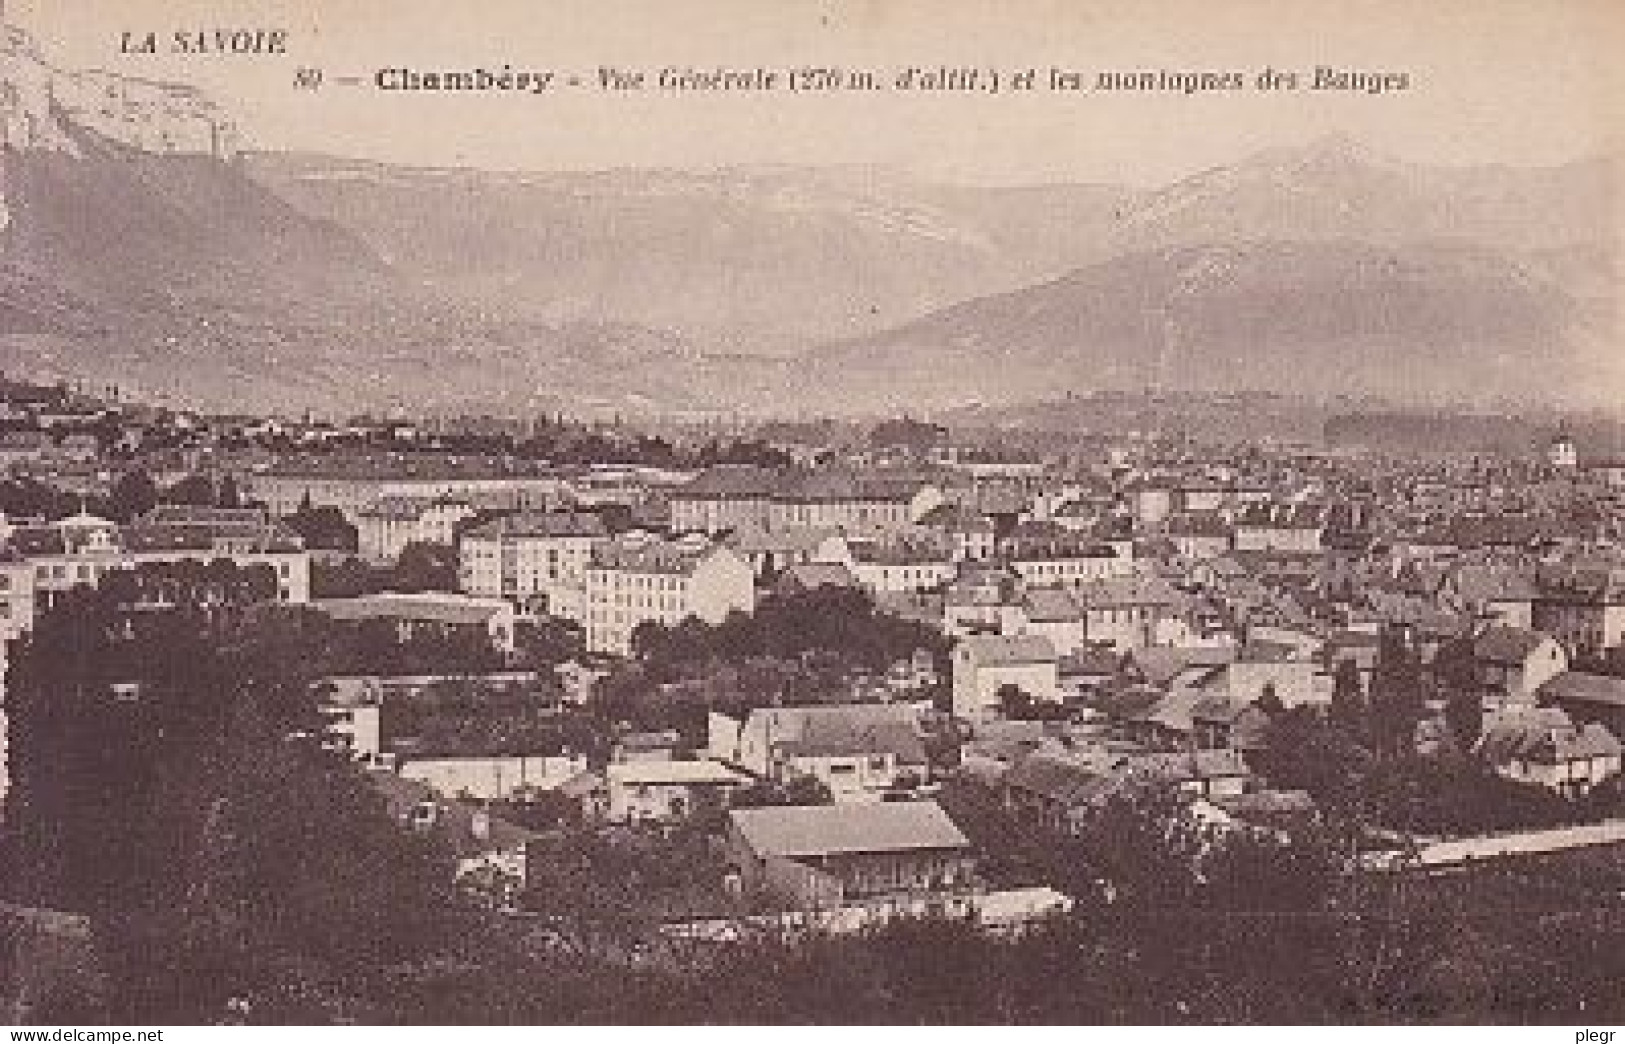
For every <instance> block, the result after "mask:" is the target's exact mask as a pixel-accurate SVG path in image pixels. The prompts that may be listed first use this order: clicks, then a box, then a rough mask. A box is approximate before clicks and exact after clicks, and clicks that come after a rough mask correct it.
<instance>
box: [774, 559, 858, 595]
mask: <svg viewBox="0 0 1625 1044" xmlns="http://www.w3.org/2000/svg"><path fill="white" fill-rule="evenodd" d="M779 579H780V582H782V583H793V584H796V585H798V586H800V587H802V588H805V589H806V590H809V591H810V590H813V589H815V588H819V587H857V586H858V578H857V577H855V576H853V575H852V571H851V570H850V569H848V568H847V567H846V566H844V565H842V564H841V563H840V562H799V563H797V564H795V565H792V566H789V567H787V568H786V569H785V570H784V572H783V573H781V574H780V575H779Z"/></svg>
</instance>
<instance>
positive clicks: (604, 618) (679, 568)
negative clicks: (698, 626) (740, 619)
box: [587, 533, 756, 655]
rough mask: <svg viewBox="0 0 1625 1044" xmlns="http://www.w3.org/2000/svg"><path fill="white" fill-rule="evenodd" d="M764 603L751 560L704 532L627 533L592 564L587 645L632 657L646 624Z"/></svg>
mask: <svg viewBox="0 0 1625 1044" xmlns="http://www.w3.org/2000/svg"><path fill="white" fill-rule="evenodd" d="M755 608H756V586H755V577H754V575H753V573H752V571H751V567H750V563H749V562H747V561H746V560H745V559H744V558H742V557H741V556H740V555H739V554H737V553H736V552H734V551H732V550H730V549H729V548H727V547H724V546H721V545H718V544H713V543H712V542H711V541H710V540H708V539H706V538H704V537H697V536H689V537H685V538H681V539H678V540H662V539H660V538H659V537H656V536H653V535H650V534H647V533H627V534H623V535H622V536H621V537H619V538H618V539H616V540H612V541H606V542H604V543H603V544H601V545H599V546H598V547H596V548H595V549H594V550H593V554H592V558H591V560H590V561H589V562H588V564H587V649H588V650H589V651H591V652H600V653H616V654H621V655H625V654H627V653H629V652H631V649H632V632H633V631H634V630H636V629H637V627H638V625H639V624H642V623H658V624H663V625H665V626H673V625H676V624H678V623H681V622H682V621H683V620H686V619H688V618H689V617H691V616H692V617H695V618H697V619H699V620H702V621H704V622H705V623H710V624H716V623H721V622H722V620H723V618H724V617H726V616H727V615H728V614H729V613H730V612H734V611H735V610H738V611H740V612H746V613H749V612H753V611H755Z"/></svg>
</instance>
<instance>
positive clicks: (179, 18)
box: [8, 0, 1625, 182]
mask: <svg viewBox="0 0 1625 1044" xmlns="http://www.w3.org/2000/svg"><path fill="white" fill-rule="evenodd" d="M1219 8H1222V10H1215V9H1219ZM8 14H9V18H10V20H11V21H13V22H16V23H19V24H22V25H24V26H25V27H27V28H29V29H30V30H32V31H33V32H34V33H35V35H36V36H37V37H38V38H39V39H40V41H41V42H42V44H43V45H44V47H45V49H46V51H47V53H48V54H49V55H50V56H51V57H52V58H53V59H54V60H56V61H57V62H58V63H59V64H62V65H65V66H74V67H102V68H108V69H112V70H115V71H119V72H125V73H129V74H132V75H140V76H150V77H157V78H164V79H178V80H183V81H186V82H191V83H195V84H198V85H199V86H202V87H204V88H206V89H208V90H210V91H211V92H213V93H214V94H215V95H216V96H217V97H218V98H220V99H221V100H222V101H223V102H225V103H226V104H227V105H228V107H229V108H230V109H232V111H233V112H234V113H235V114H237V116H238V117H239V119H240V120H241V122H242V124H243V128H244V131H245V134H246V137H247V139H248V141H249V142H250V143H251V144H252V145H255V146H259V147H271V148H300V149H315V150H321V151H326V152H334V153H340V154H347V155H357V156H367V157H374V158H379V159H388V160H395V161H403V162H411V163H421V164H428V165H472V166H485V167H501V168H528V169H559V168H605V167H617V166H664V167H702V168H708V167H716V166H723V165H731V164H743V163H777V162H786V163H879V164H885V165H893V166H899V167H907V168H913V169H917V170H922V171H925V172H929V173H933V174H938V175H947V176H952V177H958V178H964V179H971V180H993V181H1032V180H1102V181H1107V180H1111V181H1118V180H1126V181H1136V182H1154V181H1159V180H1163V179H1166V178H1168V177H1170V176H1173V175H1177V174H1182V173H1186V172H1188V171H1190V170H1193V169H1196V168H1200V167H1205V166H1211V165H1214V164H1218V163H1223V162H1226V161H1229V160H1231V159H1233V158H1235V157H1236V156H1238V155H1240V154H1242V153H1245V152H1248V151H1252V150H1254V149H1257V148H1259V147H1261V146H1264V145H1268V144H1272V143H1279V142H1295V141H1301V140H1306V139H1309V138H1312V137H1315V136H1317V135H1320V134H1324V133H1328V132H1334V131H1341V132H1346V133H1348V134H1350V135H1351V136H1353V137H1355V138H1357V139H1359V140H1361V141H1364V142H1366V143H1367V144H1369V145H1370V146H1371V147H1373V148H1374V149H1376V150H1378V151H1381V152H1387V153H1391V154H1393V155H1396V156H1398V157H1401V158H1405V159H1412V160H1417V161H1422V162H1440V163H1464V162H1484V161H1490V162H1508V163H1516V164H1529V165H1537V164H1548V163H1557V162H1562V161H1565V160H1568V159H1571V158H1574V157H1576V156H1578V155H1582V154H1585V153H1588V152H1592V151H1595V150H1596V149H1597V148H1598V147H1599V145H1600V143H1602V142H1603V141H1604V140H1605V139H1606V138H1607V136H1608V135H1609V134H1612V133H1616V132H1615V128H1618V127H1619V126H1620V118H1621V109H1620V107H1619V99H1620V97H1621V92H1620V90H1619V82H1620V81H1619V78H1618V74H1616V73H1615V72H1614V71H1613V68H1612V64H1613V62H1614V60H1616V59H1617V56H1618V55H1619V54H1621V53H1625V3H1621V2H1617V0H1471V2H1470V0H1433V2H1428V3H1422V2H1420V0H1403V2H1401V0H1380V2H1379V0H1337V2H1326V3H1309V2H1305V0H1270V2H1266V0H1240V2H1230V3H1224V4H1219V3H1215V2H1213V0H1070V2H1059V0H998V2H994V0H987V2H983V0H704V2H698V0H635V2H634V0H462V2H458V3H448V2H446V0H325V2H317V0H10V3H9V12H8ZM256 27H267V28H271V27H280V28H286V29H288V30H289V31H290V33H291V53H290V54H288V55H286V56H280V57H270V58H266V57H258V58H256V57H227V56H218V57H187V58H177V57H173V56H169V55H163V56H157V57H153V56H136V55H121V54H120V53H119V52H118V45H119V37H120V33H121V32H123V31H131V32H135V33H138V34H144V33H146V32H148V31H152V32H158V33H160V34H162V35H163V36H165V37H167V36H168V35H169V34H170V33H172V32H174V31H176V30H187V29H197V30H212V29H215V28H256ZM503 63H511V64H512V65H513V66H515V67H516V68H520V69H553V70H560V71H561V72H567V73H575V74H578V75H580V76H582V77H584V78H587V77H591V76H593V75H594V74H595V72H596V69H597V67H598V66H599V65H601V64H616V65H622V66H631V67H640V68H646V69H650V70H658V69H659V68H660V67H662V66H667V65H671V66H690V65H692V66H698V67H711V66H715V65H718V64H721V65H726V66H730V67H745V68H749V67H755V66H766V67H775V68H782V67H784V66H787V65H798V64H814V65H837V66H841V67H846V68H860V67H861V68H873V69H876V70H879V71H884V72H887V73H888V74H891V73H895V72H896V71H898V70H899V69H901V68H902V67H904V66H908V65H914V66H922V67H927V66H936V65H939V64H942V63H947V64H951V65H958V64H962V63H968V64H972V65H976V66H982V67H991V68H997V69H1001V70H1006V71H1008V70H1011V69H1016V68H1025V67H1037V68H1039V69H1040V70H1041V72H1042V71H1046V70H1047V69H1048V68H1049V67H1051V66H1057V67H1062V68H1066V69H1073V70H1079V71H1083V72H1086V73H1088V74H1089V76H1090V77H1091V79H1092V77H1093V74H1094V73H1095V72H1096V71H1098V70H1102V69H1111V70H1142V69H1143V70H1154V69H1169V70H1213V71H1229V70H1233V71H1236V72H1241V73H1244V74H1246V75H1247V77H1248V79H1249V81H1250V80H1251V78H1252V76H1253V75H1254V74H1255V73H1256V72H1258V71H1259V70H1260V69H1262V68H1264V67H1265V66H1274V67H1277V68H1285V69H1294V70H1307V69H1310V68H1312V67H1313V66H1314V65H1317V64H1326V65H1332V66H1336V67H1339V68H1343V69H1359V70H1368V71H1395V72H1405V73H1407V74H1408V75H1409V77H1410V81H1411V87H1410V89H1409V90H1408V91H1406V92H1403V93H1396V94H1390V95H1384V96H1378V97H1372V96H1369V95H1367V94H1363V93H1360V94H1326V93H1309V92H1305V91H1300V92H1294V93H1283V94H1277V95H1268V94H1260V93H1256V92H1254V91H1247V92H1244V93H1241V94H1223V95H1214V96H1200V95H1199V96H1196V97H1185V96H1182V95H1146V94H1135V95H1116V96H1106V95H1101V94H1081V95H1065V94H1057V93H1048V92H1039V93H1035V94H1033V95H1030V96H1023V97H1015V96H1002V95H1001V96H996V97H986V96H966V95H961V94H955V95H925V94H917V93H916V94H902V93H896V92H890V93H886V94H879V95H873V94H861V95H850V96H835V97H824V96H806V95H787V94H782V93H775V94H771V95H744V96H740V95H721V96H718V95H711V96H699V95H687V96H673V95H670V94H663V93H646V94H643V95H641V96H613V95H607V94H603V93H598V92H596V91H592V90H583V89H577V90H574V91H571V92H569V93H562V94H550V95H545V96H541V97H533V96H529V95H525V96H501V97H490V96H479V97H473V96H467V95H462V96H428V95H408V94H389V93H385V92H380V91H377V90H375V89H374V88H372V87H371V86H367V87H351V88H345V87H340V86H329V87H326V88H324V89H322V90H321V91H318V92H303V91H297V90H295V89H294V88H293V86H292V81H293V74H294V70H295V68H296V67H298V66H319V67H321V68H323V69H325V70H326V72H327V74H328V76H329V77H331V76H335V75H346V74H349V75H358V76H363V77H366V78H367V79H368V82H369V84H370V80H371V76H372V74H373V72H374V71H375V70H376V69H378V68H379V67H381V66H413V67H417V68H421V69H460V68H469V67H472V66H476V65H485V66H488V67H497V66H500V65H502V64H503ZM1613 140H1614V141H1616V142H1617V140H1618V139H1617V138H1615V139H1613Z"/></svg>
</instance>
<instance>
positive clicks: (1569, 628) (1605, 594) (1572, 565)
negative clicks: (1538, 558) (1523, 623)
mask: <svg viewBox="0 0 1625 1044" xmlns="http://www.w3.org/2000/svg"><path fill="white" fill-rule="evenodd" d="M1536 586H1537V588H1538V591H1537V593H1536V596H1535V599H1534V601H1533V603H1532V604H1531V606H1530V618H1531V619H1530V622H1531V623H1532V624H1533V626H1534V629H1535V630H1537V631H1542V632H1544V633H1546V634H1549V635H1551V636H1552V637H1553V638H1555V639H1557V641H1558V642H1559V643H1560V644H1561V645H1562V646H1563V648H1564V650H1565V651H1566V652H1567V653H1568V654H1569V656H1570V658H1572V659H1586V658H1589V657H1594V656H1600V655H1602V654H1604V653H1606V652H1608V651H1609V650H1611V649H1614V648H1617V647H1618V646H1620V645H1621V644H1625V564H1622V563H1618V562H1608V561H1599V562H1583V561H1575V562H1566V563H1561V564H1556V565H1550V566H1546V567H1543V568H1542V569H1541V570H1540V572H1539V575H1538V577H1537V581H1536Z"/></svg>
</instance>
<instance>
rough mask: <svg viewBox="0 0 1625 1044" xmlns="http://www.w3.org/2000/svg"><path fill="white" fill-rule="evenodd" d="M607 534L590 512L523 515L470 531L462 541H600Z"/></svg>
mask: <svg viewBox="0 0 1625 1044" xmlns="http://www.w3.org/2000/svg"><path fill="white" fill-rule="evenodd" d="M607 532H608V530H606V529H605V528H604V520H603V518H602V517H600V516H598V515H596V514H594V513H592V512H590V511H525V512H521V513H519V514H515V515H503V516H502V517H500V518H494V519H492V520H491V521H489V522H484V523H481V524H480V525H478V526H475V527H474V528H473V529H470V530H469V531H468V532H467V533H466V534H465V535H464V536H465V539H468V538H472V539H477V540H500V539H503V538H511V539H516V540H518V539H525V538H527V537H530V538H540V537H559V538H563V537H599V536H604V535H605V534H606V533H607Z"/></svg>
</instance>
